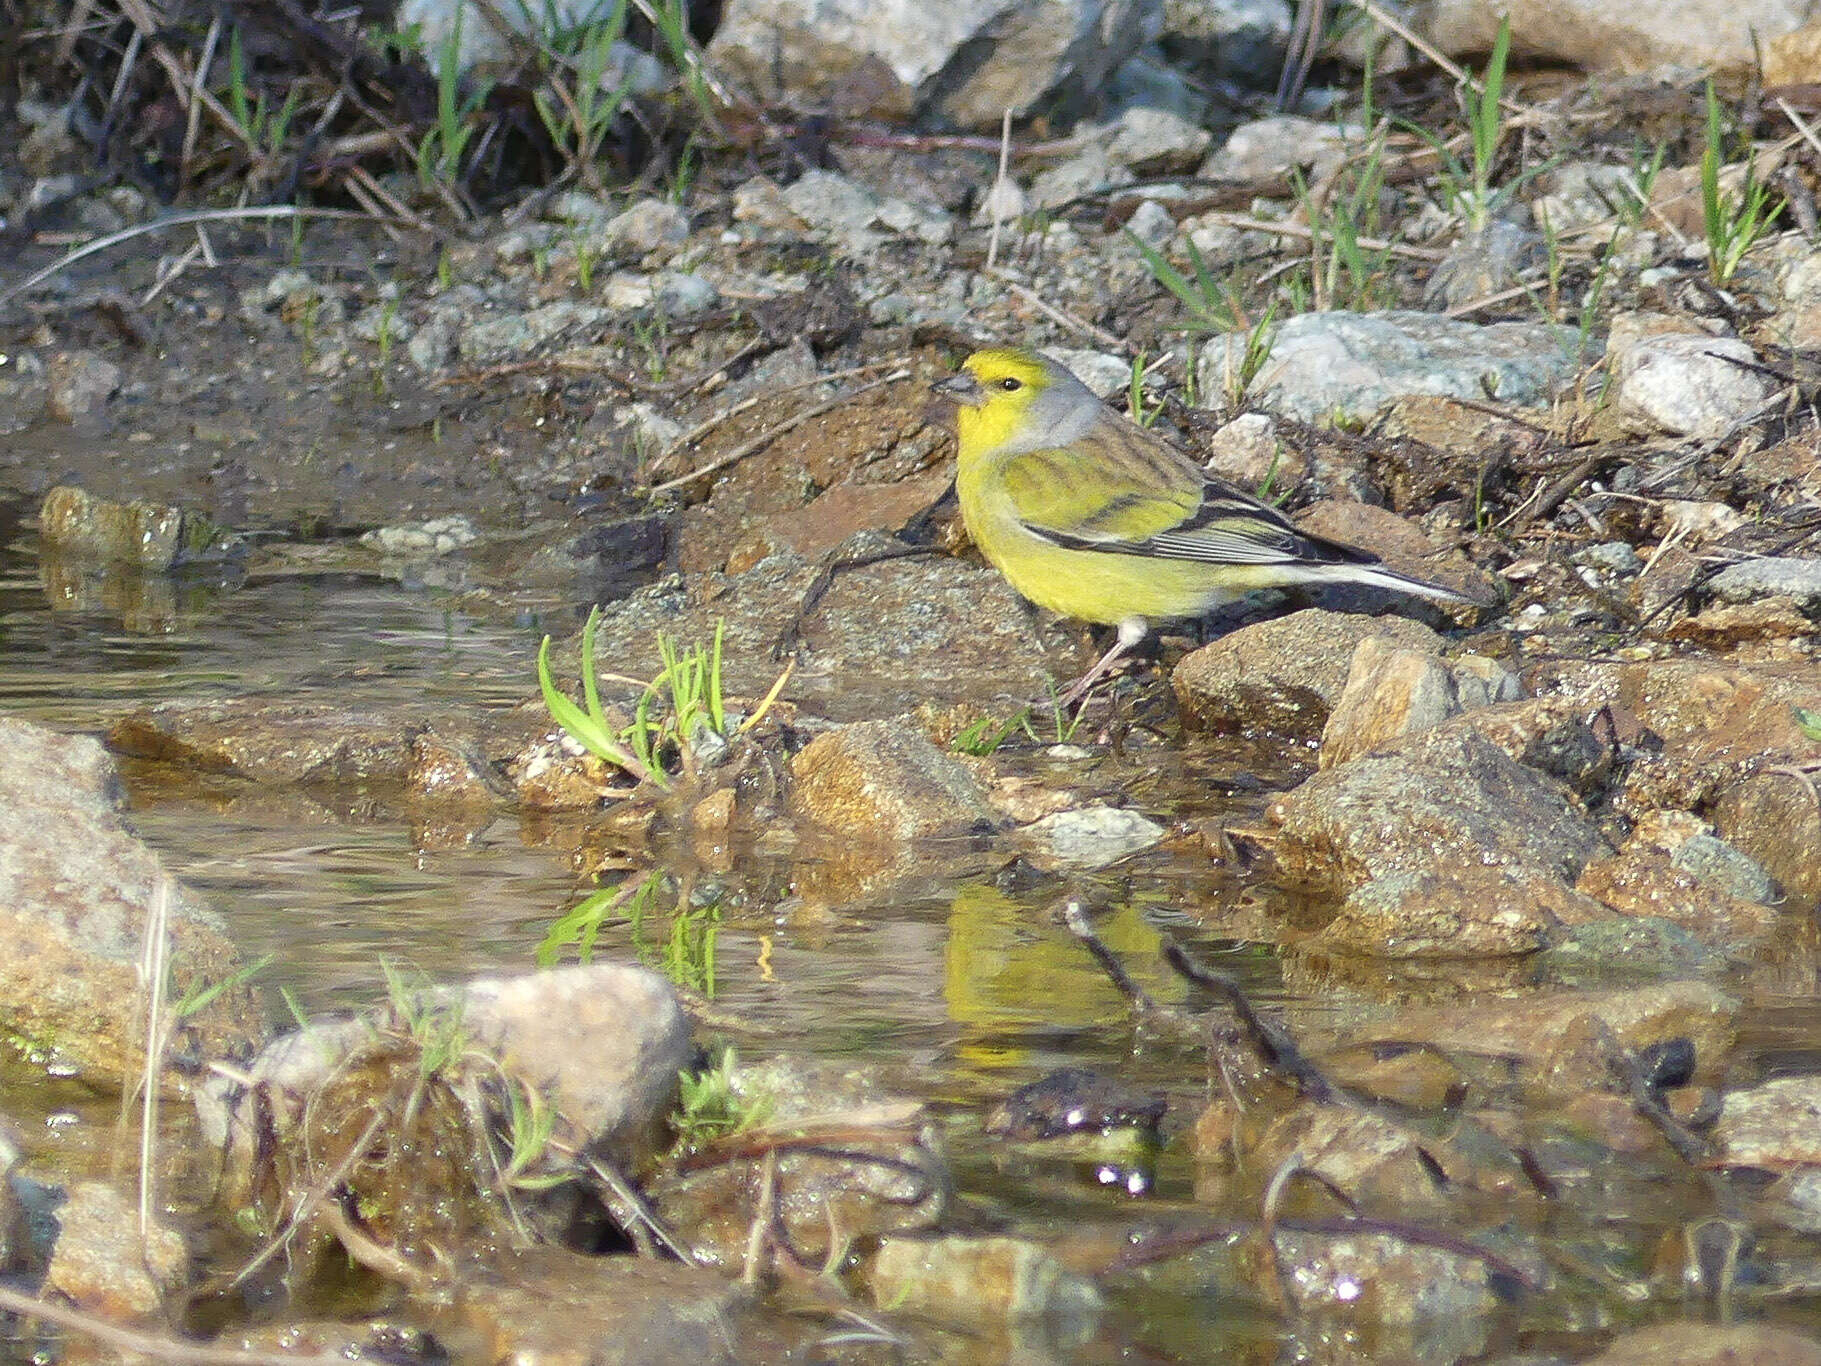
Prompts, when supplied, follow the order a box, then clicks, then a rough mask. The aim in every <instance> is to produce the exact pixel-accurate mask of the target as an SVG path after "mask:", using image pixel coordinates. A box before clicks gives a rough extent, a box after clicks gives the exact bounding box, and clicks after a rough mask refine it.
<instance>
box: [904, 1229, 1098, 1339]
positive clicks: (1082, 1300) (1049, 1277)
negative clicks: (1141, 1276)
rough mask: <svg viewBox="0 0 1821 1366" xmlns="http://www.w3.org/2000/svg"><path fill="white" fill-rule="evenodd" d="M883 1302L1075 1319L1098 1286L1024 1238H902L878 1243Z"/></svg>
mask: <svg viewBox="0 0 1821 1366" xmlns="http://www.w3.org/2000/svg"><path fill="white" fill-rule="evenodd" d="M871 1280H872V1290H873V1303H874V1304H876V1305H878V1306H880V1307H881V1308H891V1309H897V1310H903V1311H908V1312H910V1313H915V1314H933V1315H937V1316H939V1317H941V1318H944V1319H947V1320H949V1321H951V1322H952V1321H955V1320H957V1319H960V1320H964V1321H965V1320H969V1319H982V1318H986V1319H1023V1318H1046V1317H1049V1316H1052V1315H1060V1316H1064V1317H1079V1316H1083V1315H1092V1314H1095V1313H1097V1312H1098V1311H1099V1309H1100V1304H1101V1300H1100V1292H1099V1291H1097V1290H1095V1289H1094V1286H1093V1285H1092V1283H1091V1282H1089V1281H1087V1280H1084V1279H1083V1278H1082V1277H1080V1276H1077V1275H1074V1274H1073V1273H1071V1272H1070V1271H1068V1270H1067V1269H1065V1268H1064V1267H1063V1265H1062V1263H1061V1262H1059V1261H1057V1260H1056V1258H1055V1257H1054V1256H1052V1255H1051V1254H1050V1253H1049V1252H1048V1251H1047V1250H1046V1249H1045V1248H1044V1247H1043V1246H1042V1245H1041V1244H1038V1243H1033V1242H1029V1241H1027V1240H1025V1239H1023V1238H1012V1237H987V1238H965V1237H959V1236H950V1237H946V1238H905V1237H892V1238H887V1239H885V1240H884V1241H883V1242H882V1243H880V1245H879V1251H878V1253H877V1254H876V1255H875V1256H874V1258H873V1264H872V1268H871Z"/></svg>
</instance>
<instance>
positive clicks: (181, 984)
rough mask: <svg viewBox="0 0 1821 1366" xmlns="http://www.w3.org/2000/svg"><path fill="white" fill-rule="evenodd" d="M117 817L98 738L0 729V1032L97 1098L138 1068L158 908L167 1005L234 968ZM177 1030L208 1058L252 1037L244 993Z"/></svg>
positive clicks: (220, 999)
mask: <svg viewBox="0 0 1821 1366" xmlns="http://www.w3.org/2000/svg"><path fill="white" fill-rule="evenodd" d="M119 806H120V791H119V785H118V777H117V774H116V772H115V769H114V764H113V761H112V760H111V759H109V758H108V756H107V754H106V753H105V752H104V751H103V750H102V748H101V746H100V745H99V744H97V743H96V742H95V741H94V740H91V739H89V738H87V737H85V736H64V735H58V734H57V733H55V732H54V731H50V730H46V729H44V728H43V727H41V726H35V725H32V724H30V723H29V722H25V721H16V720H12V719H8V718H0V942H3V943H5V944H6V946H7V950H6V952H5V953H4V954H0V1031H3V1032H4V1033H5V1034H6V1035H7V1036H9V1037H10V1038H12V1039H13V1040H14V1041H15V1043H16V1044H18V1045H20V1046H22V1047H23V1048H25V1050H26V1051H27V1053H28V1055H30V1056H32V1057H33V1058H34V1059H35V1060H37V1061H40V1062H42V1063H44V1064H47V1065H49V1066H51V1067H52V1068H54V1069H55V1070H57V1071H59V1072H63V1073H66V1074H74V1075H79V1076H81V1077H82V1078H83V1079H84V1080H85V1081H87V1082H89V1083H91V1084H93V1085H95V1086H110V1085H118V1084H119V1082H120V1079H121V1078H122V1077H126V1076H137V1075H139V1073H140V1072H141V1070H142V1069H143V1067H144V1049H143V1046H142V1043H141V1040H140V1035H141V1033H142V1029H143V1023H144V1010H145V1003H144V997H143V994H142V991H141V989H140V985H139V977H138V964H139V960H140V956H141V953H142V951H143V941H144V939H145V933H146V921H147V918H148V917H149V916H150V915H151V914H152V913H153V912H154V910H155V909H156V907H157V906H158V905H159V904H160V903H161V902H162V903H163V904H164V905H165V908H166V910H167V912H168V922H167V931H166V932H167V935H168V937H169V961H170V963H171V965H172V966H171V972H172V978H173V981H172V988H171V989H172V992H173V996H174V998H175V997H181V996H182V995H183V993H184V992H186V991H189V990H192V989H200V988H201V987H204V986H206V985H209V984H212V983H219V982H223V981H226V980H227V979H228V978H230V977H232V976H233V975H234V974H235V973H236V972H237V971H238V970H239V969H240V967H241V963H240V961H239V958H238V956H237V955H236V953H235V951H234V948H233V946H232V945H231V944H230V943H229V942H228V940H227V937H226V936H225V934H224V933H223V931H222V927H221V924H220V922H219V921H218V920H217V919H216V918H215V916H214V915H213V914H212V913H210V912H209V911H208V910H207V909H206V908H205V907H204V906H203V905H202V904H201V902H199V901H198V900H197V899H196V898H195V896H194V895H193V894H192V893H191V892H189V891H188V889H186V888H185V887H183V886H182V885H181V884H180V883H178V882H177V881H176V880H175V879H174V878H172V877H171V875H170V874H169V873H168V872H167V871H166V869H165V867H164V865H163V863H162V862H161V861H160V859H159V858H158V855H157V854H155V853H153V852H152V851H151V850H150V849H149V848H147V847H146V846H145V845H144V844H142V843H141V842H140V841H139V840H138V839H136V838H135V837H134V836H133V835H131V834H130V833H128V831H127V830H126V828H125V827H124V826H123V825H122V823H121V820H120V813H119ZM185 1025H186V1027H188V1028H190V1029H192V1030H193V1031H194V1035H195V1038H196V1041H197V1043H198V1044H199V1046H201V1047H202V1048H204V1049H206V1050H207V1051H208V1052H210V1053H212V1054H216V1055H226V1054H229V1053H231V1052H233V1051H235V1050H236V1049H240V1048H244V1047H245V1046H246V1045H248V1044H249V1043H250V1042H251V1041H252V1040H253V1039H255V1038H257V1037H258V1036H259V1035H260V1033H261V1032H262V1029H261V1019H260V1013H259V1010H258V1008H257V1004H256V1002H255V999H254V997H253V994H252V992H251V990H250V989H248V988H246V987H244V986H243V987H239V988H234V989H230V990H226V991H223V992H221V993H220V995H218V996H217V997H216V998H215V1000H214V1001H213V1002H212V1003H211V1004H210V1005H209V1006H208V1007H207V1008H205V1009H204V1010H202V1011H200V1012H199V1013H198V1014H196V1015H194V1016H192V1017H190V1018H189V1019H188V1020H186V1021H185ZM165 1083H166V1084H167V1085H170V1086H172V1087H176V1086H178V1085H179V1084H180V1079H179V1078H177V1077H176V1076H175V1075H174V1074H168V1073H167V1074H166V1077H165Z"/></svg>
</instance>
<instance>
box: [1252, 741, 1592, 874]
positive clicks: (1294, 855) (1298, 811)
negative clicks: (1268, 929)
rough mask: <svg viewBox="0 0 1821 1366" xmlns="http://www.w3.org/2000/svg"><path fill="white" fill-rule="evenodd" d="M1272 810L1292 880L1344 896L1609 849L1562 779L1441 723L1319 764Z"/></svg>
mask: <svg viewBox="0 0 1821 1366" xmlns="http://www.w3.org/2000/svg"><path fill="white" fill-rule="evenodd" d="M1269 815H1270V817H1271V819H1272V820H1273V821H1274V822H1275V823H1276V824H1277V826H1278V843H1277V847H1276V851H1275V852H1276V855H1277V860H1278V867H1279V870H1280V873H1281V874H1282V876H1283V877H1284V878H1285V880H1287V881H1289V882H1292V883H1299V884H1301V885H1304V886H1308V887H1315V888H1323V889H1326V890H1328V891H1330V892H1332V893H1335V894H1338V895H1342V896H1344V895H1347V894H1348V893H1350V892H1352V891H1353V890H1354V889H1355V888H1357V887H1360V886H1362V885H1364V884H1365V883H1367V882H1369V881H1371V880H1372V879H1374V878H1379V877H1384V876H1386V875H1388V874H1392V873H1403V874H1423V873H1428V872H1431V871H1433V870H1434V869H1435V868H1436V867H1437V866H1438V865H1443V864H1456V865H1464V864H1467V863H1477V864H1480V865H1483V866H1485V867H1494V866H1503V867H1509V868H1513V869H1517V870H1521V871H1522V872H1523V873H1524V875H1525V876H1541V877H1545V878H1555V879H1559V880H1562V881H1568V880H1571V879H1572V878H1574V877H1575V876H1576V875H1577V874H1578V873H1579V872H1580V869H1581V867H1582V865H1583V864H1585V863H1586V862H1587V860H1589V859H1591V858H1593V857H1595V856H1596V855H1598V854H1600V853H1603V852H1605V850H1606V845H1605V842H1604V841H1603V840H1602V839H1601V838H1600V834H1599V832H1598V830H1597V829H1595V827H1594V825H1593V822H1592V821H1591V820H1589V819H1588V817H1587V815H1586V813H1585V812H1583V811H1581V810H1580V809H1579V808H1578V807H1577V806H1576V805H1575V803H1574V802H1573V800H1572V799H1571V797H1570V796H1569V795H1568V793H1567V790H1566V789H1565V788H1563V787H1562V786H1561V785H1560V784H1558V783H1556V782H1554V781H1553V780H1551V779H1549V778H1546V777H1544V776H1543V775H1542V774H1540V773H1537V772H1536V771H1535V770H1533V769H1530V768H1526V767H1525V766H1523V765H1522V764H1519V763H1516V762H1515V761H1513V760H1512V759H1510V758H1509V757H1507V756H1506V755H1505V753H1504V752H1503V751H1502V750H1500V749H1498V748H1497V747H1496V746H1494V745H1493V744H1491V743H1490V742H1489V741H1487V740H1484V739H1482V738H1481V737H1480V736H1478V735H1476V734H1473V733H1472V732H1463V731H1453V730H1449V729H1445V728H1444V729H1442V730H1432V731H1428V732H1425V733H1423V734H1421V735H1418V736H1415V737H1414V738H1413V739H1411V740H1410V741H1409V742H1408V743H1406V744H1405V745H1404V746H1403V747H1402V748H1400V749H1399V750H1398V751H1397V752H1396V753H1395V754H1391V755H1378V754H1372V755H1367V756H1365V757H1364V758H1360V759H1356V760H1354V761H1353V762H1352V763H1350V764H1346V765H1344V766H1343V767H1340V768H1331V769H1329V770H1327V771H1326V772H1324V773H1318V774H1316V775H1315V776H1314V777H1313V778H1311V779H1309V781H1308V782H1306V783H1304V784H1303V785H1302V786H1301V787H1299V788H1297V789H1295V790H1294V791H1293V792H1290V793H1288V794H1287V795H1285V796H1284V797H1282V798H1281V799H1279V800H1278V801H1277V802H1276V803H1275V804H1274V805H1273V806H1272V807H1271V809H1270V812H1269Z"/></svg>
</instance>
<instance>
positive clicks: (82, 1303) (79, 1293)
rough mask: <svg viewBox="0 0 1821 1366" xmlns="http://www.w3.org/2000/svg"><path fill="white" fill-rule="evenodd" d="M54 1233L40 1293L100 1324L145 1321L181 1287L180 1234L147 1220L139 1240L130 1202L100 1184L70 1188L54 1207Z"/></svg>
mask: <svg viewBox="0 0 1821 1366" xmlns="http://www.w3.org/2000/svg"><path fill="white" fill-rule="evenodd" d="M57 1223H58V1225H59V1227H60V1229H61V1232H59V1234H58V1235H57V1246H56V1248H55V1249H54V1250H53V1251H52V1253H51V1264H50V1269H49V1270H48V1271H47V1272H46V1273H45V1277H44V1289H45V1290H47V1291H49V1292H52V1293H54V1294H56V1295H59V1296H63V1297H64V1298H66V1299H67V1300H68V1301H70V1302H71V1303H73V1304H75V1306H76V1307H77V1308H78V1309H84V1310H87V1311H88V1312H89V1313H91V1314H97V1315H99V1316H100V1317H102V1318H105V1319H113V1320H116V1321H124V1322H132V1321H134V1320H149V1319H151V1318H152V1317H153V1316H155V1315H156V1314H157V1313H158V1311H159V1310H160V1309H161V1308H162V1306H163V1304H164V1299H165V1296H167V1295H169V1294H171V1293H172V1292H173V1291H175V1290H177V1289H178V1288H179V1287H180V1286H181V1285H183V1283H184V1280H185V1278H186V1276H187V1275H188V1272H189V1265H190V1254H189V1249H188V1248H187V1247H185V1246H184V1241H183V1235H182V1234H181V1233H179V1232H177V1230H176V1229H174V1228H172V1227H171V1226H170V1225H168V1224H166V1223H165V1222H164V1221H163V1220H162V1219H159V1218H158V1217H156V1215H154V1217H153V1220H152V1223H151V1226H150V1227H149V1228H148V1229H147V1230H146V1233H145V1236H144V1237H143V1238H142V1237H141V1236H140V1232H139V1212H138V1209H137V1207H136V1206H135V1205H134V1203H133V1202H132V1201H131V1200H129V1199H128V1198H127V1197H126V1196H125V1195H123V1194H122V1193H121V1192H120V1191H118V1190H116V1189H115V1188H114V1187H113V1186H110V1185H108V1184H107V1183H105V1182H102V1181H82V1182H78V1183H77V1184H76V1185H75V1186H74V1187H72V1188H71V1190H70V1196H69V1199H68V1200H66V1201H64V1203H63V1204H62V1205H60V1206H58V1209H57Z"/></svg>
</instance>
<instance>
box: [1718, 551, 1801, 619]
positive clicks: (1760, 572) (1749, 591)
mask: <svg viewBox="0 0 1821 1366" xmlns="http://www.w3.org/2000/svg"><path fill="white" fill-rule="evenodd" d="M1707 587H1708V589H1709V590H1710V591H1711V592H1712V593H1713V595H1714V596H1715V597H1717V598H1719V599H1720V600H1721V601H1722V602H1750V601H1752V600H1753V599H1754V598H1766V597H1771V596H1773V595H1774V596H1780V597H1786V598H1790V599H1793V600H1794V601H1795V602H1796V603H1798V604H1799V605H1800V606H1801V607H1802V608H1804V609H1805V610H1811V609H1813V608H1815V607H1817V606H1821V560H1818V559H1804V558H1799V557H1795V556H1786V555H1767V556H1764V557H1762V558H1760V559H1755V560H1742V561H1740V562H1739V563H1738V564H1732V565H1728V566H1727V567H1726V568H1724V569H1722V570H1721V571H1720V572H1719V573H1718V574H1715V575H1714V576H1713V578H1711V579H1709V580H1708V582H1707Z"/></svg>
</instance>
